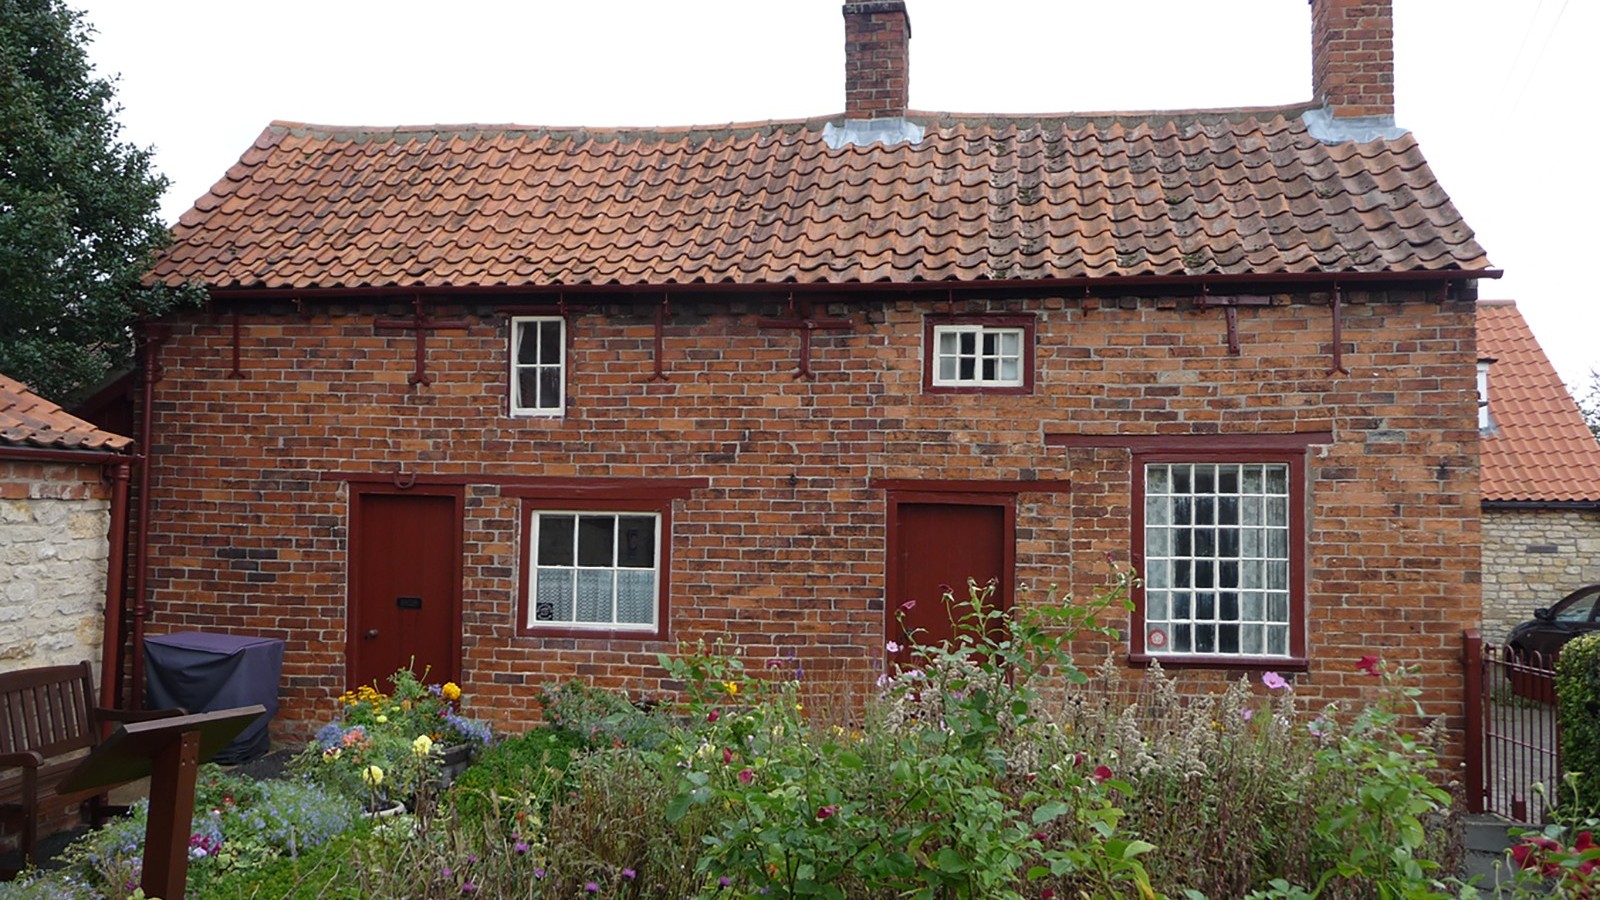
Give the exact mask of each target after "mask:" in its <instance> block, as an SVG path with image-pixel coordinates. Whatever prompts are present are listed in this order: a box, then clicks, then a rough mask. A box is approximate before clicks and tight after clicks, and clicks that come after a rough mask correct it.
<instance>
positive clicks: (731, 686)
mask: <svg viewBox="0 0 1600 900" xmlns="http://www.w3.org/2000/svg"><path fill="white" fill-rule="evenodd" d="M722 689H723V690H725V691H727V692H728V696H730V697H731V696H733V695H734V694H737V693H739V683H738V682H735V681H724V682H723V683H722Z"/></svg>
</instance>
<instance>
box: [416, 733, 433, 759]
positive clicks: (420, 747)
mask: <svg viewBox="0 0 1600 900" xmlns="http://www.w3.org/2000/svg"><path fill="white" fill-rule="evenodd" d="M411 752H412V753H415V754H416V755H418V756H427V755H428V754H429V753H432V752H433V738H431V737H428V736H427V735H425V734H419V735H417V739H416V740H414V741H412V742H411Z"/></svg>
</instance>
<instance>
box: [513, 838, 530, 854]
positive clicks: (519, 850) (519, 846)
mask: <svg viewBox="0 0 1600 900" xmlns="http://www.w3.org/2000/svg"><path fill="white" fill-rule="evenodd" d="M511 849H512V850H513V851H515V852H516V854H517V855H518V856H521V855H523V854H524V853H527V852H528V842H527V841H517V842H516V843H515V844H512V845H511Z"/></svg>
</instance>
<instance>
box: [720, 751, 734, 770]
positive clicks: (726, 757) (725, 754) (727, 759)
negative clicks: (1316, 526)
mask: <svg viewBox="0 0 1600 900" xmlns="http://www.w3.org/2000/svg"><path fill="white" fill-rule="evenodd" d="M732 762H733V751H732V750H730V749H729V748H727V747H723V748H722V764H723V765H725V766H726V765H729V764H730V763H732Z"/></svg>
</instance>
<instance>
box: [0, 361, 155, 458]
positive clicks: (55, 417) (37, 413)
mask: <svg viewBox="0 0 1600 900" xmlns="http://www.w3.org/2000/svg"><path fill="white" fill-rule="evenodd" d="M132 444H133V440H132V439H131V438H125V437H123V436H122V435H119V434H112V433H111V432H109V431H101V430H100V429H98V428H96V427H94V426H93V425H91V424H89V423H88V422H85V421H84V420H82V419H80V418H78V417H77V416H74V415H72V414H71V413H68V412H65V411H63V410H62V409H61V407H59V406H57V405H55V404H54V403H51V402H50V401H49V400H46V399H45V398H43V397H41V396H39V395H38V394H35V393H34V392H33V391H31V390H29V389H28V386H27V385H25V384H23V383H22V382H20V381H16V380H14V379H11V378H7V377H6V376H4V375H0V450H4V449H5V448H7V447H39V448H45V449H50V450H100V451H105V452H107V453H115V452H119V451H123V450H126V449H128V448H129V447H130V446H131V445H132Z"/></svg>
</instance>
